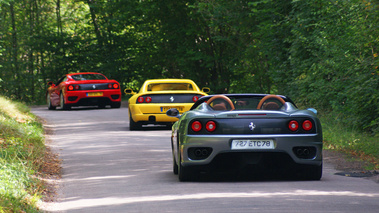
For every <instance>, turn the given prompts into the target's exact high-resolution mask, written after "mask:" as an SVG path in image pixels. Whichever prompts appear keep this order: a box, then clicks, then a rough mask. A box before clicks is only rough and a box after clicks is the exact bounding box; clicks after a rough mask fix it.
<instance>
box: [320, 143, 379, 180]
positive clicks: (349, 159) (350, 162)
mask: <svg viewBox="0 0 379 213" xmlns="http://www.w3.org/2000/svg"><path fill="white" fill-rule="evenodd" d="M323 160H324V162H326V163H330V164H332V165H333V166H334V168H335V169H336V170H338V171H339V172H337V173H336V175H342V176H348V177H357V178H368V179H370V180H373V181H375V182H376V183H379V171H377V170H367V169H366V168H368V167H369V166H370V163H368V162H365V161H362V160H360V159H359V158H357V157H354V156H351V155H348V154H345V153H342V152H339V151H334V150H323Z"/></svg>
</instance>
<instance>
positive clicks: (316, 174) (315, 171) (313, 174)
mask: <svg viewBox="0 0 379 213" xmlns="http://www.w3.org/2000/svg"><path fill="white" fill-rule="evenodd" d="M301 177H303V179H304V180H320V179H321V177H322V164H321V165H320V166H307V167H306V168H305V169H304V170H303V174H302V175H301Z"/></svg>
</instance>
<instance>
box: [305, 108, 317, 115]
mask: <svg viewBox="0 0 379 213" xmlns="http://www.w3.org/2000/svg"><path fill="white" fill-rule="evenodd" d="M307 110H309V111H311V112H313V113H314V114H316V115H317V110H316V109H314V108H308V109H307Z"/></svg>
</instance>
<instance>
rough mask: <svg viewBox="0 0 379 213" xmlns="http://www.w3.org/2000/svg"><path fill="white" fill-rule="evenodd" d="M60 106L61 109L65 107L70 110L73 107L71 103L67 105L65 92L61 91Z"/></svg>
mask: <svg viewBox="0 0 379 213" xmlns="http://www.w3.org/2000/svg"><path fill="white" fill-rule="evenodd" d="M60 102H61V103H60V104H61V105H60V107H61V109H64V110H69V109H71V106H69V105H67V104H66V103H65V101H64V96H63V93H62V92H61V95H60Z"/></svg>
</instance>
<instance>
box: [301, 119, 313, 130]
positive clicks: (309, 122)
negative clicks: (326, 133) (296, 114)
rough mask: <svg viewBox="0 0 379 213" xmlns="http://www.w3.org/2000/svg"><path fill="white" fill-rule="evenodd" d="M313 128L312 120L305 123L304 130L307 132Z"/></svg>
mask: <svg viewBox="0 0 379 213" xmlns="http://www.w3.org/2000/svg"><path fill="white" fill-rule="evenodd" d="M312 127H313V125H312V122H311V121H310V120H305V121H304V122H303V129H304V130H305V131H309V130H311V129H312Z"/></svg>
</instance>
